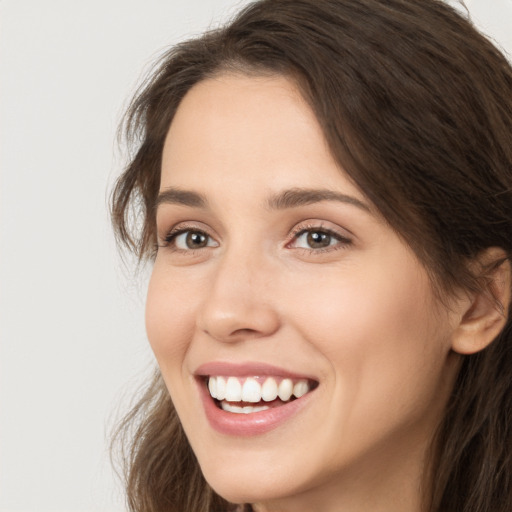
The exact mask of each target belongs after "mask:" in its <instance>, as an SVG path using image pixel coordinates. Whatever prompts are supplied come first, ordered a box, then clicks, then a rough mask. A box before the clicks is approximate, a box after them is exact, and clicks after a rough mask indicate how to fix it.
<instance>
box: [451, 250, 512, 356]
mask: <svg viewBox="0 0 512 512" xmlns="http://www.w3.org/2000/svg"><path fill="white" fill-rule="evenodd" d="M477 264H478V266H479V268H480V269H481V271H482V273H483V275H484V277H485V279H486V282H487V285H486V287H485V288H484V289H483V290H482V291H480V292H477V293H475V294H472V296H471V298H470V300H469V305H468V307H466V309H465V311H464V312H463V314H462V317H461V320H460V323H459V325H458V326H457V328H456V330H455V332H454V333H453V337H452V349H453V350H454V351H455V352H458V353H459V354H474V353H476V352H479V351H481V350H483V349H484V348H486V347H487V346H488V345H489V344H490V343H491V342H492V341H493V340H494V339H495V338H496V337H497V336H498V334H499V333H500V332H501V331H502V330H503V328H504V327H505V324H506V322H507V319H508V316H509V310H510V300H511V289H512V282H511V265H510V260H509V259H508V258H507V255H506V253H505V252H504V251H503V250H502V249H500V248H497V247H491V248H489V249H487V250H486V251H485V252H484V253H483V254H481V255H480V256H479V257H478V262H477Z"/></svg>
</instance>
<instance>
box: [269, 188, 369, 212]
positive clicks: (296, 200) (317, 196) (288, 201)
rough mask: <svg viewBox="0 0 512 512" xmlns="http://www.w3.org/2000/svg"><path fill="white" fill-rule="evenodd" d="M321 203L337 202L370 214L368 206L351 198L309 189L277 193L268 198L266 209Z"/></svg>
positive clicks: (295, 189) (332, 192)
mask: <svg viewBox="0 0 512 512" xmlns="http://www.w3.org/2000/svg"><path fill="white" fill-rule="evenodd" d="M322 201H338V202H341V203H345V204H350V205H352V206H357V207H358V208H360V209H362V210H364V211H366V212H371V210H370V207H369V206H368V205H366V204H365V203H363V202H362V201H360V200H359V199H357V198H355V197H353V196H349V195H346V194H341V193H339V192H334V191H333V190H328V189H309V188H307V189H304V188H292V189H289V190H284V191H283V192H279V193H278V194H276V195H274V196H272V197H270V198H269V200H268V207H269V208H270V209H272V210H284V209H287V208H297V207H299V206H304V205H308V204H314V203H320V202H322Z"/></svg>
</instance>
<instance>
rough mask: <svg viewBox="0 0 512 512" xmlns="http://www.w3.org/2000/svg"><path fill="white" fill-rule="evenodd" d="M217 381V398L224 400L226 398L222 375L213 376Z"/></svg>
mask: <svg viewBox="0 0 512 512" xmlns="http://www.w3.org/2000/svg"><path fill="white" fill-rule="evenodd" d="M214 378H215V380H216V381H217V389H216V392H217V400H224V398H226V380H225V379H224V377H214Z"/></svg>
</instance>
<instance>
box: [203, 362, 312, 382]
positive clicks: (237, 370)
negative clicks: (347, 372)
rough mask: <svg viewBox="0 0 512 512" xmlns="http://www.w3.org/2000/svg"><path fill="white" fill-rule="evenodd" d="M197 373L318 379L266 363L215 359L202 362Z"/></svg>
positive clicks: (205, 374) (204, 375) (204, 374)
mask: <svg viewBox="0 0 512 512" xmlns="http://www.w3.org/2000/svg"><path fill="white" fill-rule="evenodd" d="M194 374H195V375H197V376H200V377H206V376H210V375H228V376H231V375H232V376H234V377H256V376H266V375H268V376H274V377H283V378H289V379H309V380H317V379H315V377H312V376H310V375H303V374H298V373H294V372H290V371H288V370H285V369H283V368H279V367H277V366H273V365H270V364H266V363H237V364H234V363H227V362H224V361H215V362H211V363H206V364H202V365H201V366H200V367H199V368H197V370H196V371H195V372H194Z"/></svg>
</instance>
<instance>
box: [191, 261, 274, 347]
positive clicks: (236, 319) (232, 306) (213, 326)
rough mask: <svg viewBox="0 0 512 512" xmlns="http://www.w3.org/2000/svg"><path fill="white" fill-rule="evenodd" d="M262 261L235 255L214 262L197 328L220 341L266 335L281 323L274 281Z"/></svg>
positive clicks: (270, 272) (240, 339) (272, 332)
mask: <svg viewBox="0 0 512 512" xmlns="http://www.w3.org/2000/svg"><path fill="white" fill-rule="evenodd" d="M275 282H276V276H274V275H273V272H272V271H271V270H270V269H269V268H268V265H267V266H266V265H265V264H264V263H263V262H262V261H261V260H260V261H257V258H251V257H246V256H243V255H239V256H237V255H235V254H233V257H225V258H222V259H221V260H220V261H218V262H216V263H215V265H213V268H212V271H211V274H210V275H209V278H208V280H207V283H205V284H206V287H207V289H205V290H204V294H205V295H204V296H205V300H204V301H203V303H202V305H201V307H200V311H199V314H198V317H197V324H198V328H199V329H200V330H202V331H203V332H205V333H206V334H208V335H209V336H210V337H211V338H214V339H216V340H218V341H221V342H236V341H243V340H246V339H253V338H263V337H267V336H271V335H272V334H274V333H275V332H276V331H277V330H278V329H279V326H280V318H279V313H278V311H277V309H276V307H275V304H274V300H275V295H274V296H273V288H274V287H273V283H275Z"/></svg>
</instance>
